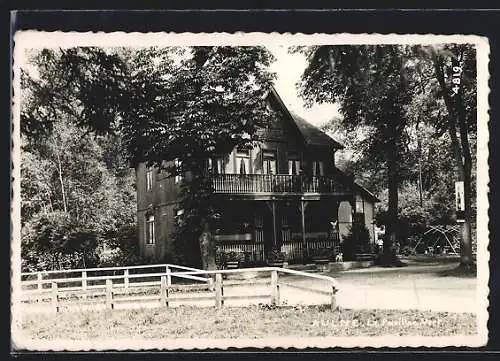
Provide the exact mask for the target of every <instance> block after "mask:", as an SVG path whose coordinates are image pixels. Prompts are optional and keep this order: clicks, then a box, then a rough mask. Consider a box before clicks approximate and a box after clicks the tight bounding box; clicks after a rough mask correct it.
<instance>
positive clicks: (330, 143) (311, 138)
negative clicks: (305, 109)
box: [288, 110, 344, 149]
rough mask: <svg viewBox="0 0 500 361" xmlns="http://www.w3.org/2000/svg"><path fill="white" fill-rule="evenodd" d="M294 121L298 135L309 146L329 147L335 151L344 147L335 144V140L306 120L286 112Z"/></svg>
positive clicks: (337, 143)
mask: <svg viewBox="0 0 500 361" xmlns="http://www.w3.org/2000/svg"><path fill="white" fill-rule="evenodd" d="M288 112H289V113H290V115H291V116H292V118H293V120H294V121H295V125H297V128H299V131H300V133H302V136H303V137H304V139H305V141H306V143H307V144H309V145H317V146H324V147H331V148H335V149H343V148H344V146H343V145H342V144H340V143H339V142H337V141H336V140H335V139H333V138H332V137H330V136H329V135H328V134H326V133H325V132H323V131H322V130H321V129H319V128H317V127H316V126H314V125H312V124H311V123H309V122H308V121H307V120H305V119H304V118H302V117H301V116H299V115H298V114H296V113H294V112H292V111H291V110H289V111H288Z"/></svg>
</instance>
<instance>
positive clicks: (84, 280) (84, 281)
mask: <svg viewBox="0 0 500 361" xmlns="http://www.w3.org/2000/svg"><path fill="white" fill-rule="evenodd" d="M82 291H83V298H84V299H87V271H82Z"/></svg>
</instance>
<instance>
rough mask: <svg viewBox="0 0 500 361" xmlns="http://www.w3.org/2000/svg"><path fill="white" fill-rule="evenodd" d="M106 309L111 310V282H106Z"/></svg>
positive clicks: (108, 280)
mask: <svg viewBox="0 0 500 361" xmlns="http://www.w3.org/2000/svg"><path fill="white" fill-rule="evenodd" d="M106 309H108V310H112V309H113V281H112V280H110V279H107V280H106Z"/></svg>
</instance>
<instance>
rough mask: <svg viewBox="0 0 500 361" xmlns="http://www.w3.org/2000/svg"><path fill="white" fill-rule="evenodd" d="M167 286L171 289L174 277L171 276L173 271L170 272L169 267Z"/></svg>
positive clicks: (168, 268)
mask: <svg viewBox="0 0 500 361" xmlns="http://www.w3.org/2000/svg"><path fill="white" fill-rule="evenodd" d="M166 271H167V286H168V287H170V286H172V275H171V272H172V271H171V270H170V267H169V266H168V265H167V269H166Z"/></svg>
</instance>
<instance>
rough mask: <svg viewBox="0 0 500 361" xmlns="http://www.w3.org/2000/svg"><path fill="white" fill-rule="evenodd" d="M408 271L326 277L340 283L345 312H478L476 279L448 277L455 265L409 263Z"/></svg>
mask: <svg viewBox="0 0 500 361" xmlns="http://www.w3.org/2000/svg"><path fill="white" fill-rule="evenodd" d="M407 264H408V265H407V267H401V268H385V267H370V268H364V269H357V270H350V271H344V272H336V273H330V274H328V273H326V274H328V275H330V276H332V277H335V278H336V279H338V281H339V283H340V287H339V288H340V290H339V292H338V294H337V303H338V304H339V305H340V306H342V307H345V308H355V309H360V308H383V309H420V310H432V311H448V312H475V310H477V305H478V303H477V292H476V289H477V279H476V278H474V277H453V276H446V275H444V274H446V272H447V271H449V270H451V269H453V268H454V267H456V264H455V263H440V262H408V263H407Z"/></svg>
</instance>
